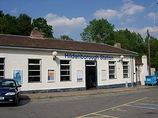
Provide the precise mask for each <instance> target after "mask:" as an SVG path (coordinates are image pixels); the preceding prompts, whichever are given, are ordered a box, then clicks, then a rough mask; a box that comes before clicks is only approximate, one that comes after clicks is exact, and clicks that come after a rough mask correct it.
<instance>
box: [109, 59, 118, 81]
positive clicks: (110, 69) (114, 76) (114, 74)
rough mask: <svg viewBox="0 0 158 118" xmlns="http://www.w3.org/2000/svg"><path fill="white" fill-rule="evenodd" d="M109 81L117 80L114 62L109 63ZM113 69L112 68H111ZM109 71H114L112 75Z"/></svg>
mask: <svg viewBox="0 0 158 118" xmlns="http://www.w3.org/2000/svg"><path fill="white" fill-rule="evenodd" d="M108 64H109V65H108V66H109V79H117V75H116V74H117V72H116V61H109V63H108ZM111 67H114V68H111ZM110 71H114V73H111V72H110ZM112 76H113V77H112Z"/></svg>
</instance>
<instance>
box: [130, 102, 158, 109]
mask: <svg viewBox="0 0 158 118" xmlns="http://www.w3.org/2000/svg"><path fill="white" fill-rule="evenodd" d="M128 106H134V107H141V108H148V109H158V106H157V105H152V104H139V103H138V104H136V103H132V104H129V105H128Z"/></svg>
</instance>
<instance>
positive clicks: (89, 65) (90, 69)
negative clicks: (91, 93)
mask: <svg viewBox="0 0 158 118" xmlns="http://www.w3.org/2000/svg"><path fill="white" fill-rule="evenodd" d="M96 87H97V69H96V61H93V60H86V88H87V89H92V88H96Z"/></svg>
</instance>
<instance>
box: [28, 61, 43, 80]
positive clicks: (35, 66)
mask: <svg viewBox="0 0 158 118" xmlns="http://www.w3.org/2000/svg"><path fill="white" fill-rule="evenodd" d="M40 71H41V60H40V59H29V60H28V77H29V78H28V81H29V82H40V77H41V72H40Z"/></svg>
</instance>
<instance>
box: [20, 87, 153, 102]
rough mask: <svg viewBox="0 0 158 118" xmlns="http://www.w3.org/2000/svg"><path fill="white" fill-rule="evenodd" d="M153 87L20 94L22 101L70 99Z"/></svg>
mask: <svg viewBox="0 0 158 118" xmlns="http://www.w3.org/2000/svg"><path fill="white" fill-rule="evenodd" d="M151 87H153V86H143V85H137V86H134V87H122V88H108V89H90V90H82V91H66V92H51V93H32V94H22V96H21V99H22V100H28V99H29V100H31V99H48V98H57V97H72V96H85V95H97V94H106V93H117V92H124V91H136V90H141V89H149V88H151Z"/></svg>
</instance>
